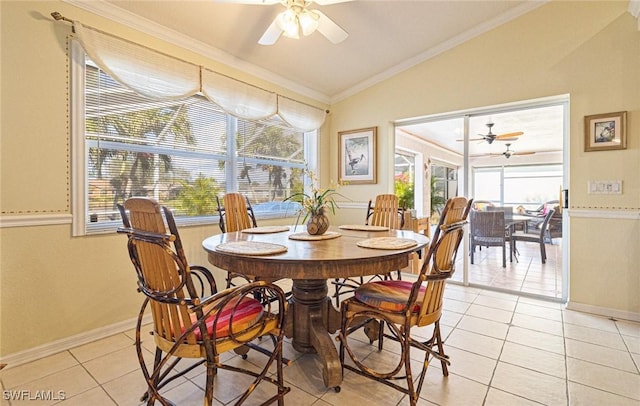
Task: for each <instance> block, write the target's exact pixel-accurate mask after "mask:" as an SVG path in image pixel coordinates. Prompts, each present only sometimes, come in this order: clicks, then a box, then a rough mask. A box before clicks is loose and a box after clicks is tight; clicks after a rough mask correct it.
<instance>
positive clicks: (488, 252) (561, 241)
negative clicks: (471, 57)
mask: <svg viewBox="0 0 640 406" xmlns="http://www.w3.org/2000/svg"><path fill="white" fill-rule="evenodd" d="M567 105H568V98H567V97H566V96H561V97H554V98H549V99H544V100H535V101H528V102H522V103H514V104H510V105H507V106H497V107H496V106H494V107H490V108H482V109H474V110H470V111H465V112H456V113H451V114H442V115H437V116H432V117H422V118H420V119H407V120H402V121H400V122H398V123H397V124H396V133H395V136H396V152H398V151H404V152H405V153H406V152H407V151H411V152H412V153H414V154H415V155H416V156H420V157H421V159H423V160H424V163H425V166H424V168H425V170H422V171H419V170H416V171H415V173H414V176H415V179H414V182H415V183H416V184H421V185H423V186H424V195H423V196H422V198H423V200H424V201H427V202H430V203H431V204H429V206H428V207H427V206H425V211H424V216H429V217H430V218H431V222H432V224H435V223H436V222H437V219H438V216H439V210H438V207H441V206H442V204H443V203H444V200H446V198H449V197H452V196H455V195H465V196H467V197H470V198H473V199H474V201H477V202H478V203H479V204H478V205H477V206H476V209H477V210H487V206H493V207H500V208H504V209H503V210H507V211H508V212H513V213H523V214H525V213H527V214H530V215H531V216H533V217H535V216H541V215H543V212H544V210H547V208H548V209H550V208H553V209H554V210H555V211H557V212H558V213H559V215H558V216H559V217H558V221H559V224H561V225H562V224H564V223H566V222H563V221H562V218H563V214H562V203H563V202H562V198H561V193H562V189H567V187H568V179H567V173H568V171H566V170H565V168H564V156H565V154H566V153H565V151H564V146H565V139H566V132H567V127H568V126H567V122H566V120H567V115H568V112H567ZM397 158H398V154H396V163H398V159H397ZM420 198H421V196H419V195H416V196H415V199H416V200H420ZM531 224H532V225H534V226H533V227H535V225H537V224H540V223H539V222H538V221H537V218H533V219H532V221H531ZM560 228H561V229H562V227H560ZM518 229H519V230H527V229H526V228H525V227H523V226H522V225H520V226H518ZM531 230H533V231H534V232H535V231H536V230H535V228H533V229H531ZM505 232H506V231H505ZM563 237H564V238H563ZM505 238H506V247H507V248H506V249H508V250H509V252H510V251H511V244H510V242H511V241H510V237H508V236H506V237H505ZM566 246H567V245H566V233H564V234H563V233H562V232H561V231H560V232H558V233H556V234H555V237H554V238H547V239H546V241H545V247H546V249H547V260H546V261H545V262H544V263H543V262H542V255H541V251H540V247H539V244H538V245H536V244H530V243H520V244H518V246H517V247H516V248H517V253H516V255H515V256H514V257H513V262H509V259H508V258H509V254H507V263H506V266H504V267H503V263H502V251H501V249H497V248H496V247H482V246H479V247H476V251H475V253H474V263H473V264H471V263H470V260H469V258H470V255H469V254H470V251H469V242H468V240H467V241H465V255H460V258H459V261H460V263H459V265H458V268H457V269H458V272H457V273H456V275H455V277H454V281H455V282H457V283H463V284H468V285H475V286H482V287H488V288H491V289H496V290H501V291H515V292H518V293H520V294H528V295H532V296H544V297H549V298H554V299H558V300H559V299H566V280H567V275H566V271H565V269H566V259H565V258H566V248H565V247H566Z"/></svg>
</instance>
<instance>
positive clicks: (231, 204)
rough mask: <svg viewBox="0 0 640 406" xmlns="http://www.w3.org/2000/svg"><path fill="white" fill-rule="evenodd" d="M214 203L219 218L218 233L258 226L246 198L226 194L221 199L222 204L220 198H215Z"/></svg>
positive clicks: (236, 194) (239, 195)
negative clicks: (216, 206)
mask: <svg viewBox="0 0 640 406" xmlns="http://www.w3.org/2000/svg"><path fill="white" fill-rule="evenodd" d="M216 203H217V205H218V214H219V216H220V231H222V232H223V233H232V232H234V231H240V230H244V229H246V228H251V227H257V226H258V224H257V222H256V216H255V214H254V213H253V207H252V206H251V203H250V202H249V198H248V197H245V196H243V195H242V194H240V193H227V194H225V195H224V197H223V198H222V204H220V198H219V197H218V196H216Z"/></svg>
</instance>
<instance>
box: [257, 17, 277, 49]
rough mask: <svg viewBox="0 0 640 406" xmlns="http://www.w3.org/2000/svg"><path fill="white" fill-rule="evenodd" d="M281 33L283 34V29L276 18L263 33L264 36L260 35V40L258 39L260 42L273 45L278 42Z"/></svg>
mask: <svg viewBox="0 0 640 406" xmlns="http://www.w3.org/2000/svg"><path fill="white" fill-rule="evenodd" d="M280 35H282V29H281V28H280V26H279V25H278V23H277V22H276V20H273V22H272V23H271V25H270V26H269V28H267V30H266V31H265V32H264V34H262V37H260V40H258V44H260V45H273V44H275V43H276V41H277V40H278V38H280Z"/></svg>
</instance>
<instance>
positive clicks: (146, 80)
mask: <svg viewBox="0 0 640 406" xmlns="http://www.w3.org/2000/svg"><path fill="white" fill-rule="evenodd" d="M73 26H74V31H75V33H76V35H77V38H78V41H79V42H80V44H81V45H82V47H83V48H84V50H85V52H86V53H87V55H89V57H90V58H91V59H92V60H93V61H94V62H95V63H96V64H98V66H100V68H101V69H103V70H104V71H106V72H107V73H108V74H109V75H110V76H111V77H113V78H114V79H116V80H118V81H119V82H120V83H122V84H123V85H124V86H127V87H129V88H130V89H132V90H134V91H135V92H137V93H140V94H142V95H144V96H147V97H150V98H153V99H159V100H175V99H182V98H186V97H189V96H193V95H194V94H196V93H198V92H201V93H202V94H203V95H204V96H205V97H207V98H208V99H209V100H211V101H212V102H214V103H216V104H217V105H219V106H220V107H221V108H222V109H224V111H226V112H227V113H229V114H232V115H234V116H237V117H240V118H244V119H252V120H259V119H264V118H267V117H271V116H273V115H275V114H277V115H278V116H280V118H282V120H284V121H285V122H286V123H288V124H289V125H291V126H292V127H294V128H297V129H299V130H302V131H311V130H315V129H317V128H320V127H321V126H322V124H323V123H324V120H325V118H326V112H325V111H324V110H322V109H319V108H317V107H314V106H310V105H308V104H305V103H301V102H299V101H296V100H292V99H290V98H287V97H284V96H280V95H278V94H276V93H274V92H270V91H267V90H264V89H261V88H259V87H257V86H253V85H250V84H248V83H245V82H242V81H240V80H236V79H233V78H231V77H229V76H225V75H222V74H220V73H217V72H214V71H211V70H208V69H205V68H203V67H201V66H198V65H194V64H192V63H189V62H186V61H183V60H181V59H178V58H175V57H172V56H170V55H166V54H163V53H160V52H158V51H155V50H153V49H150V48H147V47H144V46H142V45H139V44H136V43H133V42H130V41H127V40H124V39H122V38H118V37H115V36H113V35H110V34H106V33H104V32H101V31H99V30H96V29H94V28H92V27H88V26H85V25H83V24H82V23H80V22H79V21H74V22H73Z"/></svg>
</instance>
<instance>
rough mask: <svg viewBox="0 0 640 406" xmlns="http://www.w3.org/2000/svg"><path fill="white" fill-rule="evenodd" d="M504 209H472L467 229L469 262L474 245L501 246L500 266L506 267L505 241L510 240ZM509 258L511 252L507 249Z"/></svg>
mask: <svg viewBox="0 0 640 406" xmlns="http://www.w3.org/2000/svg"><path fill="white" fill-rule="evenodd" d="M507 234H508V229H507V227H506V224H505V214H504V211H501V210H498V211H475V210H474V211H472V212H471V226H470V231H469V240H470V245H471V247H470V255H471V264H472V265H473V263H474V256H475V251H476V247H480V248H482V247H502V267H503V268H506V267H507V242H510V239H509V236H508V235H507ZM509 260H510V261H512V260H513V257H512V253H511V250H509Z"/></svg>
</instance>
